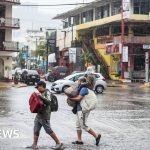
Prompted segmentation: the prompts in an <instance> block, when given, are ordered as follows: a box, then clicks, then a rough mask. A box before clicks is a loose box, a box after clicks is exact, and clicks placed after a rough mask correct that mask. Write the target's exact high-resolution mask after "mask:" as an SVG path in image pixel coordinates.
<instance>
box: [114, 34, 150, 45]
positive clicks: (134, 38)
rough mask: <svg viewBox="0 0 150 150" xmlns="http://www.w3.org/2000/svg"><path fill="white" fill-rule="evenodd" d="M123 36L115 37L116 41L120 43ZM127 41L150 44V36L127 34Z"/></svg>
mask: <svg viewBox="0 0 150 150" xmlns="http://www.w3.org/2000/svg"><path fill="white" fill-rule="evenodd" d="M121 41H122V40H121V36H116V37H114V43H115V44H119V43H121ZM125 43H127V44H128V43H134V44H149V43H150V36H145V37H141V36H131V37H129V36H125Z"/></svg>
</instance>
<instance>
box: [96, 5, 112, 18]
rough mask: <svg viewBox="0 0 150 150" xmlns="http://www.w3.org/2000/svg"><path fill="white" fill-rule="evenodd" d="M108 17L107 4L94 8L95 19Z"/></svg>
mask: <svg viewBox="0 0 150 150" xmlns="http://www.w3.org/2000/svg"><path fill="white" fill-rule="evenodd" d="M105 17H109V4H108V5H105V6H101V7H98V8H96V16H95V18H96V19H101V18H105Z"/></svg>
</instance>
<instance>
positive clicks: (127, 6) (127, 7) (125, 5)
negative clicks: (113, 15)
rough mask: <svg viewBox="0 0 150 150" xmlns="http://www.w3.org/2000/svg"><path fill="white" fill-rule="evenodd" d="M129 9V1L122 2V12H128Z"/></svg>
mask: <svg viewBox="0 0 150 150" xmlns="http://www.w3.org/2000/svg"><path fill="white" fill-rule="evenodd" d="M129 9H130V0H123V10H124V11H129Z"/></svg>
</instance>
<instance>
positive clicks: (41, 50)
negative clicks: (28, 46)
mask: <svg viewBox="0 0 150 150" xmlns="http://www.w3.org/2000/svg"><path fill="white" fill-rule="evenodd" d="M35 55H36V57H37V58H38V65H39V64H40V57H42V60H43V63H44V60H45V59H46V57H47V54H46V44H45V43H44V42H41V43H40V44H39V45H38V46H37V50H36V52H35Z"/></svg>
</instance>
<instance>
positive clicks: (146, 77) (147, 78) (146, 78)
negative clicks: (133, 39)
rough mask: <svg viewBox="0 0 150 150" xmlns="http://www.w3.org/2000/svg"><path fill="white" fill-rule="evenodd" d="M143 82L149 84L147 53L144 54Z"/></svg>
mask: <svg viewBox="0 0 150 150" xmlns="http://www.w3.org/2000/svg"><path fill="white" fill-rule="evenodd" d="M145 82H146V83H148V82H149V52H146V53H145Z"/></svg>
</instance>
